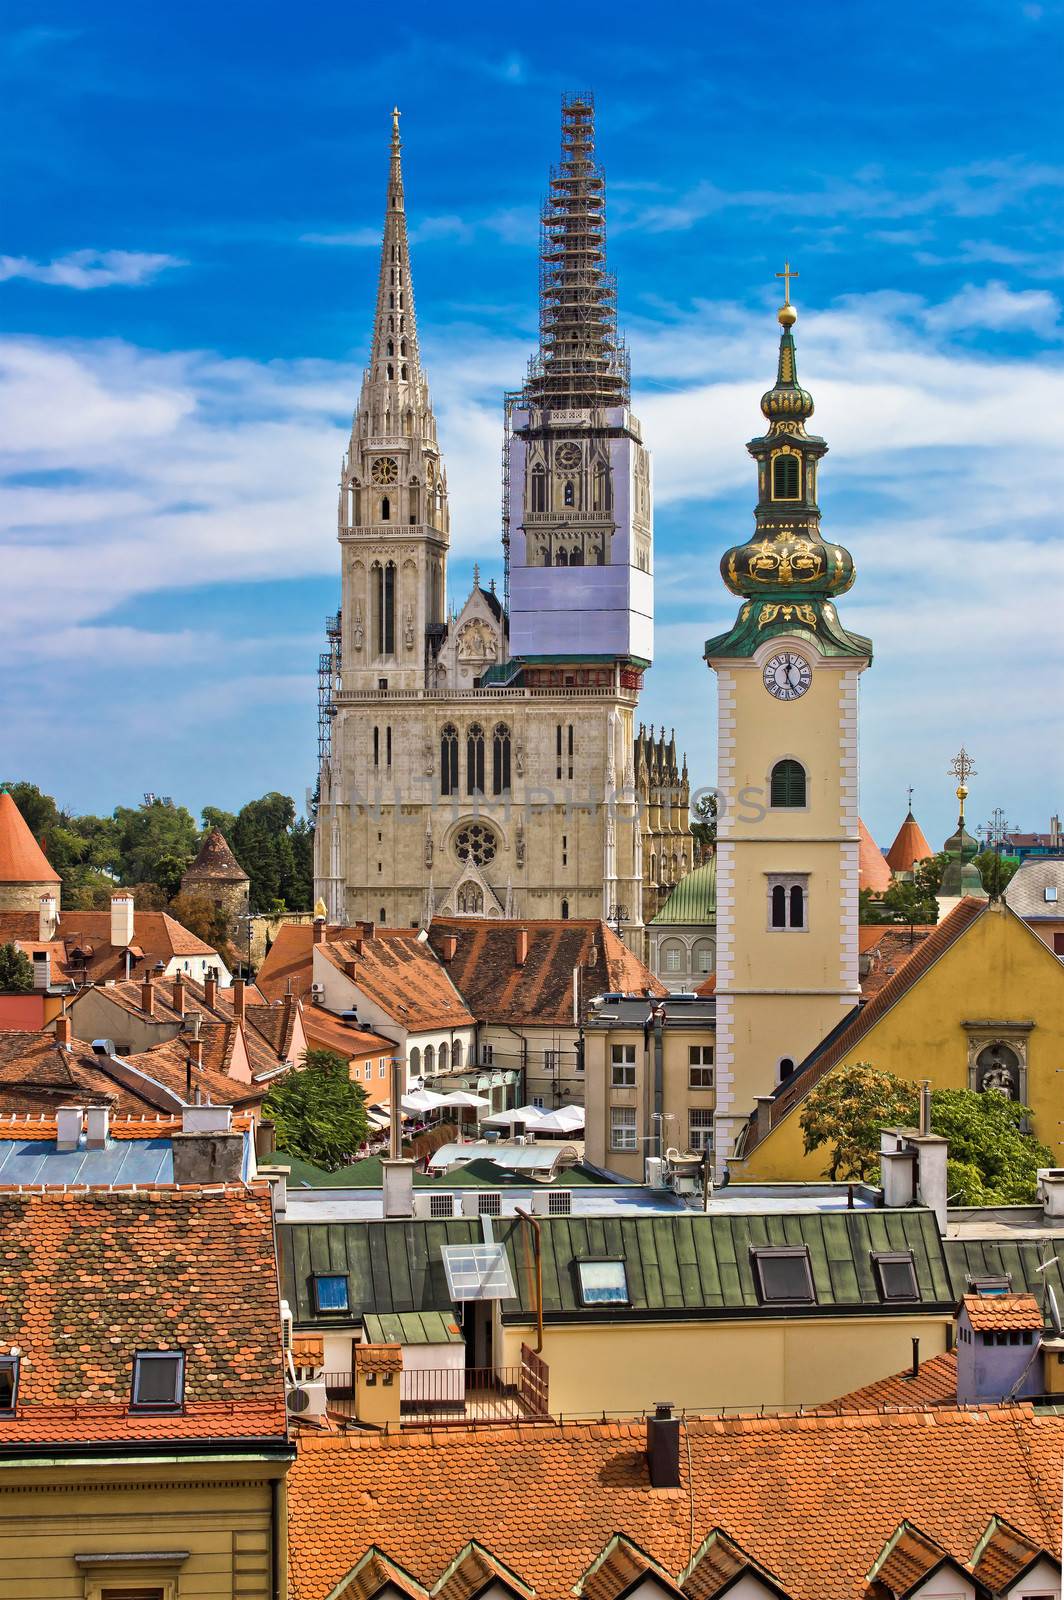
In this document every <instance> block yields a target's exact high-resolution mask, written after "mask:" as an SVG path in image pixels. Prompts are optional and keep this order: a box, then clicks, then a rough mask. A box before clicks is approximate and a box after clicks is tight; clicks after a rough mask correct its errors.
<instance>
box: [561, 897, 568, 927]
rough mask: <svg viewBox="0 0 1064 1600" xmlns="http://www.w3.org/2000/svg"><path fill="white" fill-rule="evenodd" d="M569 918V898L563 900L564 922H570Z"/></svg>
mask: <svg viewBox="0 0 1064 1600" xmlns="http://www.w3.org/2000/svg"><path fill="white" fill-rule="evenodd" d="M568 920H569V902H568V900H563V901H562V921H563V922H568Z"/></svg>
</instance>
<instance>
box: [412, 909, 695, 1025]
mask: <svg viewBox="0 0 1064 1600" xmlns="http://www.w3.org/2000/svg"><path fill="white" fill-rule="evenodd" d="M520 934H524V935H525V937H526V940H527V951H526V954H525V958H524V961H523V963H522V965H521V966H518V965H517V959H516V954H517V941H518V936H519V935H520ZM453 939H457V941H458V943H457V948H456V950H455V953H454V955H453V957H452V958H451V959H450V960H449V961H445V966H446V970H447V972H448V974H449V975H450V978H451V980H452V982H453V983H454V986H455V988H456V989H457V990H458V992H459V994H460V995H461V996H462V998H463V999H464V1000H465V1002H466V1004H467V1005H468V1007H469V1009H470V1010H471V1011H472V1012H473V1014H474V1016H475V1017H476V1018H477V1020H478V1021H479V1022H499V1023H517V1024H526V1025H528V1024H536V1023H542V1024H544V1025H547V1026H550V1025H553V1026H555V1027H558V1026H561V1027H570V1028H571V1027H572V1025H573V970H574V968H576V969H579V972H580V992H581V997H582V999H583V1000H584V1001H585V1002H586V1001H587V1000H589V999H590V998H591V996H592V995H596V994H620V993H625V994H633V993H634V994H642V993H643V992H644V991H649V992H650V993H651V994H660V995H663V994H667V993H668V990H667V989H666V988H665V985H664V984H662V983H659V982H658V980H657V979H656V978H655V977H654V976H653V975H652V974H651V972H650V971H649V969H648V968H647V967H645V966H644V965H643V963H642V962H641V961H640V960H639V959H638V957H637V956H634V955H633V954H632V952H631V951H630V950H629V949H628V947H627V945H626V944H624V942H623V941H622V940H621V939H619V938H618V937H617V935H616V934H615V933H614V931H613V929H612V928H610V927H609V926H608V925H607V924H606V923H605V922H600V921H598V920H597V919H586V920H585V919H581V920H577V919H575V918H573V919H567V920H562V919H558V920H554V919H547V918H544V919H540V918H532V919H529V920H527V921H520V922H518V921H510V922H504V921H495V920H493V919H488V918H480V917H476V918H474V917H435V918H433V921H432V925H431V926H430V928H429V943H430V944H431V946H432V948H433V950H434V951H435V952H436V954H437V956H438V957H439V958H440V960H441V961H444V953H445V947H446V945H447V944H448V942H449V941H451V940H453Z"/></svg>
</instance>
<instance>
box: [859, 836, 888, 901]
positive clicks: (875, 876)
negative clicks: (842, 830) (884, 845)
mask: <svg viewBox="0 0 1064 1600" xmlns="http://www.w3.org/2000/svg"><path fill="white" fill-rule="evenodd" d="M857 828H858V837H859V839H860V844H859V846H858V851H857V865H858V881H859V884H860V887H861V888H862V889H871V891H872V893H873V894H882V893H883V890H884V889H889V888H890V886H891V883H892V882H893V879H892V878H891V872H890V867H889V866H888V865H887V862H886V860H885V859H884V856H883V852H882V850H881V849H880V848H879V846H878V844H876V841H875V840H874V839H873V838H872V835H871V834H870V833H869V831H868V829H867V828H866V827H865V825H864V823H863V822H861V821H860V820H858V824H857Z"/></svg>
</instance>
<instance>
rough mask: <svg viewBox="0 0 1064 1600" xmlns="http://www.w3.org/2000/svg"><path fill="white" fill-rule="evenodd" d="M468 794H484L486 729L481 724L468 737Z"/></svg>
mask: <svg viewBox="0 0 1064 1600" xmlns="http://www.w3.org/2000/svg"><path fill="white" fill-rule="evenodd" d="M466 793H467V794H483V793H484V729H483V728H482V727H481V726H480V724H479V722H474V723H473V725H472V727H471V728H470V730H469V732H468V734H467V735H466Z"/></svg>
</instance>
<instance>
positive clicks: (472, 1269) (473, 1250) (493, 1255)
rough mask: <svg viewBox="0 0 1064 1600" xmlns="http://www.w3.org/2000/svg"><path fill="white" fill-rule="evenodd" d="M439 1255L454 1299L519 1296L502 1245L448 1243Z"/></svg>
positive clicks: (503, 1298)
mask: <svg viewBox="0 0 1064 1600" xmlns="http://www.w3.org/2000/svg"><path fill="white" fill-rule="evenodd" d="M440 1254H441V1256H442V1257H443V1270H444V1272H445V1273H446V1274H447V1288H448V1291H449V1293H450V1296H451V1299H452V1300H454V1301H464V1300H514V1299H516V1297H517V1291H516V1290H515V1288H514V1280H513V1275H512V1273H511V1272H510V1263H509V1262H508V1261H507V1259H506V1251H505V1250H504V1249H503V1247H502V1245H501V1244H445V1245H442V1246H441V1247H440Z"/></svg>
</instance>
